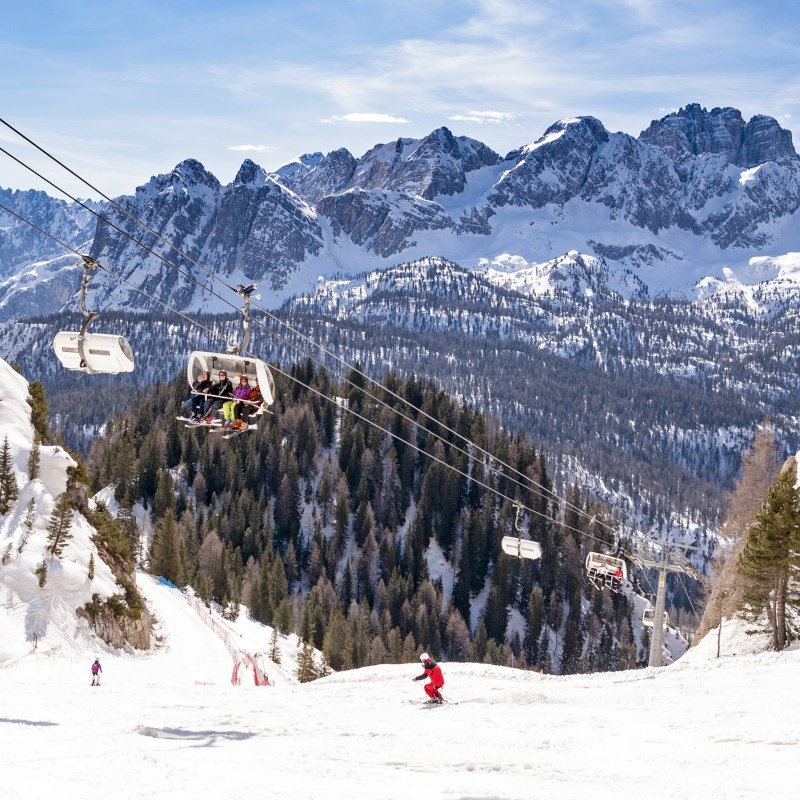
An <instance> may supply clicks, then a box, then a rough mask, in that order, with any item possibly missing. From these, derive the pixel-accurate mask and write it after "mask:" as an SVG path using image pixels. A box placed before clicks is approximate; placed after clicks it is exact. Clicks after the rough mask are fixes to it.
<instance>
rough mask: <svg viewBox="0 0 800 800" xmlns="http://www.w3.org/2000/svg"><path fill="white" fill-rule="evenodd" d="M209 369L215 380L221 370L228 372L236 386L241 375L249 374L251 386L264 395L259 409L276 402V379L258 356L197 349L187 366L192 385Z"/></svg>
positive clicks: (190, 384)
mask: <svg viewBox="0 0 800 800" xmlns="http://www.w3.org/2000/svg"><path fill="white" fill-rule="evenodd" d="M206 370H208V371H209V372H211V377H212V379H213V380H215V381H216V380H217V378H218V374H219V372H220V371H221V370H224V371H225V372H227V373H228V378H229V379H230V381H231V383H233V385H234V386H236V385H237V383H238V378H239V376H240V375H247V380H248V383H249V384H250V386H255V382H256V381H258V386H259V388H260V389H261V394H262V396H263V397H264V402H263V404H262V406H261V407H260V409H259V410H262V409H265V408H267V407H268V406H271V405H272V404H273V403H274V402H275V381H274V380H273V378H272V373H271V372H270V370H269V367H268V366H267V365H266V364H265V363H264V362H263V361H260V360H259V359H257V358H250V357H249V356H243V355H236V354H232V353H205V352H202V351H199V350H198V351H195V352H193V353H192V354H191V355H190V356H189V362H188V364H187V366H186V377H187V378H188V380H189V386H190V387H191V386H192V385H193V384H194V382H195V381H196V380H197V379H198V378H199V377H200V376H201V375H202V374H203V373H204V372H206Z"/></svg>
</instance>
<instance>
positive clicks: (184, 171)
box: [92, 160, 322, 309]
mask: <svg viewBox="0 0 800 800" xmlns="http://www.w3.org/2000/svg"><path fill="white" fill-rule="evenodd" d="M120 203H121V204H123V205H125V206H126V207H127V208H128V209H129V210H130V211H131V213H132V214H134V215H136V216H137V217H138V218H139V219H142V220H143V221H144V222H145V223H146V224H147V225H148V227H149V228H151V229H152V230H153V231H155V232H156V233H157V234H160V235H161V236H162V237H163V238H164V239H166V240H168V241H170V242H173V243H174V244H175V245H176V246H177V247H178V248H179V249H180V250H181V251H182V253H184V254H185V256H184V255H181V254H179V253H177V252H176V251H175V250H173V249H171V248H170V247H169V246H168V245H167V244H165V243H164V241H162V240H160V239H159V238H158V237H157V236H155V235H153V234H147V233H144V235H143V234H142V228H141V226H139V225H138V224H137V223H136V222H135V221H134V220H132V219H130V218H129V217H126V216H124V215H123V214H122V213H121V212H118V211H116V210H114V212H113V214H112V215H111V218H112V221H113V222H114V224H115V225H117V226H119V227H120V228H122V229H124V230H125V231H127V232H128V233H129V234H130V236H131V237H133V238H134V239H136V240H138V241H141V242H143V243H145V244H147V246H148V247H149V248H150V250H151V251H152V253H149V252H147V251H144V250H143V249H142V248H141V247H139V246H138V245H136V244H135V242H132V241H131V240H130V239H127V238H124V237H122V236H120V235H119V233H118V232H117V231H115V230H114V229H113V228H112V227H111V226H109V225H105V224H102V225H100V226H98V232H97V236H96V238H95V241H94V245H93V247H92V257H93V258H96V259H97V260H98V261H107V262H108V263H109V264H113V265H115V268H117V269H121V270H122V272H123V275H124V277H126V278H128V277H133V280H132V282H135V283H136V284H137V285H140V286H142V288H143V289H144V290H145V291H146V292H148V293H149V294H152V295H154V296H157V297H159V298H161V299H165V300H167V301H168V302H169V303H170V304H171V305H174V306H176V307H177V308H178V309H185V308H188V307H190V306H191V305H192V303H193V301H194V299H196V297H197V294H198V292H199V290H198V289H197V287H196V286H195V285H194V284H193V283H192V282H191V281H190V280H188V279H187V278H185V277H183V276H181V275H179V274H178V273H176V271H175V270H174V269H172V268H170V267H168V266H167V265H165V264H164V263H163V261H161V260H160V259H159V257H158V256H161V258H163V259H165V260H167V261H168V262H170V263H171V264H175V265H176V266H179V267H180V268H181V269H182V270H183V271H184V272H186V273H188V274H189V275H191V276H193V277H194V278H195V280H197V281H199V282H200V283H201V284H207V283H208V281H209V276H208V275H207V274H205V273H204V271H203V270H202V269H201V268H200V267H198V266H197V265H196V264H193V263H192V261H195V262H197V264H201V265H202V266H203V267H205V268H206V269H208V270H210V271H212V272H213V273H214V274H218V275H220V276H223V277H225V278H228V277H230V276H232V275H233V274H234V273H237V274H238V276H239V278H242V277H243V278H245V279H247V280H250V281H256V282H261V281H265V282H266V283H267V284H268V285H269V286H271V287H272V288H281V287H282V286H283V285H284V284H285V282H286V280H287V278H288V276H289V275H290V274H291V273H292V272H293V271H294V269H296V266H297V264H298V263H302V262H303V261H304V259H305V258H307V257H308V255H309V254H314V253H317V252H319V250H320V249H321V247H322V238H321V234H320V231H319V225H318V224H317V222H316V218H315V215H314V213H313V211H312V210H311V209H309V208H308V206H307V205H306V204H305V203H303V202H302V201H301V200H300V199H299V198H298V197H297V196H296V195H294V194H293V193H292V192H291V191H289V190H288V189H286V188H285V187H283V186H281V185H280V184H279V183H278V182H277V181H275V180H274V179H272V178H270V177H269V176H267V174H266V173H265V172H264V170H263V169H262V168H261V167H259V166H257V165H256V164H254V163H253V162H252V161H249V160H247V161H245V162H244V163H243V164H242V167H241V169H240V170H239V173H238V174H237V176H236V178H235V179H234V181H233V182H232V183H231V184H230V185H229V186H228V187H225V188H223V187H222V186H221V185H220V184H219V182H218V181H217V179H216V178H214V176H213V175H211V174H210V173H209V172H207V171H206V170H205V169H204V168H203V166H202V165H201V164H200V163H199V162H197V161H193V160H190V161H184V162H182V163H181V164H179V165H178V167H176V169H175V170H173V172H172V173H170V174H169V175H160V176H158V177H157V178H154V179H153V180H152V181H151V182H150V183H149V184H147V185H146V186H143V187H139V189H137V193H136V196H135V198H121V199H120ZM186 256H188V258H187V257H186ZM137 272H138V274H141V273H145V274H146V277H145V279H144V280H143V281H142V280H141V279H140V280H138V281H136V280H135V275H136V274H137ZM108 293H109V297H110V299H112V300H113V299H114V298H115V297H119V298H122V297H126V305H129V306H131V305H132V306H134V307H139V308H146V307H150V306H151V303H150V301H148V299H147V298H145V297H142V296H141V295H138V296H137V295H135V294H132V293H125V292H124V291H123V290H121V289H120V288H118V287H115V286H113V285H111V284H110V283H108Z"/></svg>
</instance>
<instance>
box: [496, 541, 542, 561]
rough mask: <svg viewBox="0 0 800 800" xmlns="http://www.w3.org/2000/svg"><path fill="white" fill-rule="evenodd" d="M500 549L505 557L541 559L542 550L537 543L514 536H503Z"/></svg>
mask: <svg viewBox="0 0 800 800" xmlns="http://www.w3.org/2000/svg"><path fill="white" fill-rule="evenodd" d="M501 547H502V548H503V552H504V553H505V554H506V555H509V556H514V557H515V558H530V559H532V560H534V561H535V560H536V559H537V558H541V557H542V548H541V547H540V545H539V542H534V541H531V540H530V539H518V538H517V537H516V536H504V537H503V541H502V542H501Z"/></svg>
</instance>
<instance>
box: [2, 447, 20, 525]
mask: <svg viewBox="0 0 800 800" xmlns="http://www.w3.org/2000/svg"><path fill="white" fill-rule="evenodd" d="M18 491H19V488H18V486H17V478H16V476H15V475H14V464H13V462H12V460H11V445H9V443H8V436H4V437H3V446H2V447H1V448H0V514H7V513H8V512H9V511H10V510H11V506H12V505H13V503H14V501H15V500H16V499H17V493H18Z"/></svg>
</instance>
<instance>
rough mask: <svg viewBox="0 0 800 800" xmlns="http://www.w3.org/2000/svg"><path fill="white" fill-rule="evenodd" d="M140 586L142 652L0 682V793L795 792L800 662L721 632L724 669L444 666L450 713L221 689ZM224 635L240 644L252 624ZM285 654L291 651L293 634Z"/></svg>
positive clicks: (224, 674)
mask: <svg viewBox="0 0 800 800" xmlns="http://www.w3.org/2000/svg"><path fill="white" fill-rule="evenodd" d="M139 586H140V589H141V590H142V592H143V593H144V594H145V596H146V597H147V598H148V603H149V604H150V605H151V608H152V610H153V611H154V613H155V615H156V616H157V618H158V632H157V633H158V637H159V640H160V644H159V645H158V646H157V647H156V648H155V649H154V650H153V651H152V652H150V653H147V654H132V653H128V654H122V653H109V652H106V651H105V650H102V649H99V651H98V652H95V651H93V650H91V649H87V648H88V647H89V645H87V644H86V643H85V640H84V639H83V638H82V637H77V638H76V644H75V647H74V648H71V649H70V648H64V647H61V648H59V649H58V650H57V651H56V652H52V653H50V654H49V655H45V654H44V653H43V652H42V648H40V649H39V650H37V651H33V652H32V653H31V654H29V655H26V656H24V657H22V658H17V659H15V660H14V662H13V664H12V665H11V666H7V667H5V668H4V669H0V697H2V711H0V753H2V764H3V769H2V784H3V796H4V797H6V798H14V800H26V799H27V798H51V797H64V798H82V799H84V800H91V799H92V798H103V800H111V799H112V798H114V799H119V798H170V799H171V800H175V799H176V798H178V799H180V798H215V800H222V798H226V799H227V798H237V800H238V799H239V798H242V797H249V796H259V797H269V798H272V797H275V798H282V800H291V799H292V798H334V799H335V798H350V797H358V798H387V799H388V798H430V799H433V798H493V799H497V800H504V799H505V798H518V799H519V800H526V799H528V798H548V800H562V799H564V798H576V800H577V798H580V799H581V800H585V798H587V797H592V798H612V797H613V798H619V797H620V796H625V797H636V798H640V799H641V800H644V799H645V798H648V799H650V798H686V797H697V798H704V800H708V798H726V800H737V798H753V799H755V798H758V799H759V800H761V799H762V798H787V800H788V798H794V797H796V796H797V785H798V783H799V782H800V724H798V719H800V699H799V698H798V692H797V691H796V687H797V683H798V679H799V678H800V650H791V651H789V652H784V653H781V654H778V653H753V652H752V650H753V649H754V647H753V644H754V643H753V641H752V640H751V639H748V638H747V637H744V636H743V635H742V634H741V633H740V632H739V629H738V628H737V627H736V626H735V625H734V624H733V623H728V624H726V626H725V627H724V628H723V631H722V639H721V642H722V649H721V653H722V657H721V658H719V659H717V658H716V647H717V640H716V636H715V635H710V636H709V637H707V638H706V639H705V640H704V641H703V642H702V643H701V646H700V647H699V648H697V649H695V650H692V651H690V652H689V654H687V655H686V656H684V657H683V658H682V659H680V661H678V662H677V663H676V664H674V665H672V666H670V667H663V668H660V669H646V670H640V671H635V672H618V673H605V674H595V675H581V676H573V677H553V676H547V675H539V674H537V673H533V672H523V671H521V670H515V669H509V668H501V667H493V666H486V665H479V664H447V663H445V664H443V665H442V666H443V669H444V674H445V679H446V686H445V694H446V695H447V697H448V698H449V699H450V700H451V701H454V702H451V703H449V704H447V705H444V706H427V705H424V704H423V702H422V701H423V698H424V694H423V690H422V683H421V682H420V683H413V682H412V681H411V678H412V677H414V676H415V675H416V674H418V673H419V672H420V669H419V667H418V666H417V665H415V664H405V665H392V666H380V667H369V668H365V669H360V670H355V671H352V672H345V673H338V674H335V675H331V676H329V677H327V678H324V679H321V680H318V681H316V682H313V683H309V684H298V683H294V682H292V681H290V680H287V679H286V677H284V678H283V679H282V680H279V679H277V678H279V677H280V670H278V671H277V674H276V676H275V679H273V680H272V684H273V685H271V686H260V687H257V686H255V685H254V683H253V682H252V681H248V680H247V678H248V675H245V676H244V678H243V680H242V683H241V685H239V686H234V685H232V684H231V674H232V663H233V662H232V660H231V656H230V655H229V654H228V653H229V651H228V650H227V649H226V647H225V646H224V645H223V644H222V642H221V641H220V639H219V638H218V637H217V636H216V635H215V634H214V632H213V631H212V630H211V629H210V628H209V627H208V626H207V625H205V624H204V623H203V622H202V620H201V619H200V617H199V616H198V615H197V613H196V612H195V611H194V610H193V609H192V607H191V606H190V604H189V602H187V599H186V597H185V596H184V595H183V594H182V593H181V592H179V591H177V590H175V589H171V588H169V587H167V586H164V585H162V584H159V583H157V582H156V581H155V580H153V579H152V578H149V577H147V576H143V575H140V576H139ZM227 625H228V626H229V627H230V629H231V630H232V631H234V632H236V631H238V632H239V633H238V634H237V635H240V636H241V637H242V639H243V640H247V642H246V645H247V647H248V648H252V647H253V645H254V642H253V637H254V636H255V635H256V634H255V631H256V630H257V629H258V628H259V626H256V625H255V623H253V622H252V621H250V620H247V619H246V618H245V617H240V619H239V620H238V621H237V622H236V623H227ZM261 630H262V631H267V630H268V629H266V628H261ZM268 647H269V642H268V641H267V635H266V633H265V634H264V641H263V642H262V649H263V651H266V650H267V649H268ZM279 647H282V648H285V649H286V651H287V655H288V654H289V652H290V647H289V640H287V639H286V638H284V637H281V640H280V644H279ZM95 655H98V656H100V659H101V662H102V665H103V675H102V685H101V686H100V687H92V686H91V685H90V684H91V674H90V666H91V663H92V661H93V659H94V657H95ZM290 663H291V662H286V661H284V662H283V663H282V667H283V668H284V669H286V670H287V671H288V668H289V666H290ZM249 677H251V676H249Z"/></svg>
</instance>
